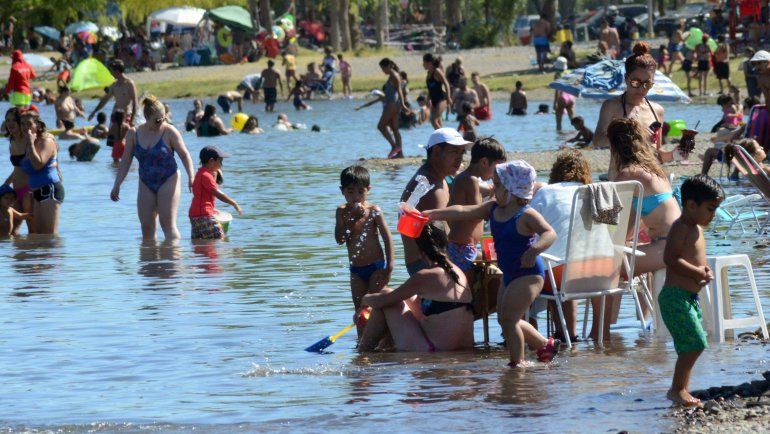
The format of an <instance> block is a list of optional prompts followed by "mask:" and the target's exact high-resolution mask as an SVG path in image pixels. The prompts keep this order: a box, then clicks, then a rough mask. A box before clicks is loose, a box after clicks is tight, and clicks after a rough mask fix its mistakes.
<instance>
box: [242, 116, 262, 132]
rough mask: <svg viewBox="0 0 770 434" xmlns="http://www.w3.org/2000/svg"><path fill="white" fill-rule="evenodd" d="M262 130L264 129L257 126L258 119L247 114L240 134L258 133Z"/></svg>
mask: <svg viewBox="0 0 770 434" xmlns="http://www.w3.org/2000/svg"><path fill="white" fill-rule="evenodd" d="M264 132H265V131H264V130H263V129H262V128H260V127H259V119H258V118H257V117H256V116H249V118H248V119H247V120H246V123H245V124H243V129H242V130H241V134H260V133H264Z"/></svg>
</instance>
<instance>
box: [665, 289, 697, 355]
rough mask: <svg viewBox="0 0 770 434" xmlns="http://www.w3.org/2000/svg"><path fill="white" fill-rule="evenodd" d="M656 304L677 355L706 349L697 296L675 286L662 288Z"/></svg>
mask: <svg viewBox="0 0 770 434" xmlns="http://www.w3.org/2000/svg"><path fill="white" fill-rule="evenodd" d="M658 304H659V305H660V314H661V317H663V323H665V324H666V328H667V329H668V331H669V333H671V337H673V338H674V349H675V350H676V353H677V354H682V353H693V352H697V351H703V350H704V349H706V348H708V342H707V340H706V332H705V330H703V326H702V325H701V320H702V319H703V313H702V312H701V308H700V304H698V294H694V293H692V292H690V291H686V290H684V289H682V288H679V287H676V286H664V287H663V289H662V290H661V291H660V294H658Z"/></svg>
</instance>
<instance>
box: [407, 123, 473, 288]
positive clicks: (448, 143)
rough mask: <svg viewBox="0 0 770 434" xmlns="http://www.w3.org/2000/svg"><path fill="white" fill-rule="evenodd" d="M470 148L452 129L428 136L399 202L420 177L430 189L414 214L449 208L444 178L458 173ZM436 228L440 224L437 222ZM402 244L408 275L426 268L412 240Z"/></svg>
mask: <svg viewBox="0 0 770 434" xmlns="http://www.w3.org/2000/svg"><path fill="white" fill-rule="evenodd" d="M471 146H473V143H472V142H469V141H467V140H465V139H463V136H462V135H461V134H460V133H459V132H457V130H455V129H454V128H439V129H437V130H435V131H434V132H433V134H431V135H430V138H429V139H428V144H427V145H426V146H425V149H426V150H427V152H428V159H427V161H426V162H425V164H423V165H422V166H420V168H419V169H417V173H415V174H414V176H413V177H412V179H410V180H409V182H408V183H407V184H406V188H404V193H403V194H402V195H401V201H402V202H406V201H407V199H409V196H410V195H411V194H412V191H413V190H414V188H415V186H417V181H416V178H417V176H419V175H422V176H424V177H426V178H427V179H428V182H429V183H430V184H431V185H433V188H432V189H431V190H430V191H429V192H428V193H427V194H426V195H425V196H423V197H422V199H420V201H419V202H418V203H417V210H418V211H419V210H428V209H439V208H446V206H447V205H448V204H449V186H448V185H447V183H446V180H445V178H446V177H447V176H453V175H455V174H457V171H458V170H460V166H461V165H462V162H463V155H465V151H466V150H468V149H470V147H471ZM437 224H440V223H438V222H437ZM401 239H402V242H403V244H404V263H406V270H407V272H408V273H409V274H410V275H411V274H414V273H416V272H418V271H420V270H422V269H423V268H425V267H426V264H425V262H424V261H423V260H422V259H420V250H419V249H418V248H417V244H416V243H415V241H414V239H413V238H409V237H405V236H403V235H402V236H401Z"/></svg>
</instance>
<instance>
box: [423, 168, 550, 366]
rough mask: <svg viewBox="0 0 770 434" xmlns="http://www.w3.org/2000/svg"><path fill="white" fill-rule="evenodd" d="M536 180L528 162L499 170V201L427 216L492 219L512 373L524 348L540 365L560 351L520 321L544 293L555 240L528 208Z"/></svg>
mask: <svg viewBox="0 0 770 434" xmlns="http://www.w3.org/2000/svg"><path fill="white" fill-rule="evenodd" d="M535 177H536V173H535V169H534V168H533V167H532V166H530V165H529V164H528V163H527V162H526V161H523V160H516V161H511V162H508V163H503V164H498V165H497V166H495V173H494V176H493V181H494V194H495V199H496V201H490V202H486V203H483V204H481V205H472V206H459V205H456V206H451V207H448V208H445V209H442V210H432V211H424V212H423V213H424V214H425V215H427V216H428V217H429V218H430V219H431V220H467V219H474V220H481V219H489V226H490V229H491V231H492V238H493V239H494V242H495V250H496V251H497V263H498V267H500V269H501V270H502V271H503V286H502V287H501V289H500V293H499V294H498V296H497V299H498V303H497V312H498V321H499V322H500V326H501V327H502V329H503V337H505V342H506V345H507V347H508V352H509V354H510V363H509V364H508V366H510V367H516V366H519V365H521V364H522V363H523V362H524V344H525V342H526V343H527V344H528V345H529V346H530V347H531V348H537V356H538V360H540V361H542V362H548V361H550V360H551V359H552V358H553V356H554V354H555V353H556V349H557V343H556V341H555V340H554V339H553V338H548V339H546V338H544V337H543V336H542V335H541V334H540V333H539V332H538V331H537V329H535V328H534V327H532V326H531V325H530V324H529V323H527V322H526V321H524V320H522V318H523V317H524V314H525V313H526V312H527V310H529V306H530V305H531V304H532V302H533V301H535V299H536V298H537V296H538V295H539V294H540V291H541V290H542V289H543V279H544V277H545V269H544V266H543V260H542V259H541V258H540V253H542V252H543V251H545V250H546V249H547V248H548V247H550V246H551V244H553V242H554V241H555V240H556V232H554V230H553V228H551V226H550V225H549V224H548V223H547V222H546V221H545V219H544V218H543V216H542V215H540V214H539V213H538V212H537V211H535V210H534V209H532V208H531V207H530V206H529V201H530V200H531V199H532V194H533V191H534V186H535ZM535 235H538V236H539V238H538V237H536V236H535Z"/></svg>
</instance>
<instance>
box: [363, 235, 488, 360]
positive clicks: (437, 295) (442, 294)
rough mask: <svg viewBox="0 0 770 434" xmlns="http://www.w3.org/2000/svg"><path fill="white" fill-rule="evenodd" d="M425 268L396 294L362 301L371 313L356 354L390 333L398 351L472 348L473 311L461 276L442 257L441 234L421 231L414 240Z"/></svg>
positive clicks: (386, 293)
mask: <svg viewBox="0 0 770 434" xmlns="http://www.w3.org/2000/svg"><path fill="white" fill-rule="evenodd" d="M415 241H416V242H417V246H418V247H419V249H420V254H421V256H422V257H423V260H424V261H425V262H426V263H427V264H429V265H428V266H427V267H425V268H424V269H422V270H420V271H418V272H416V273H414V274H413V275H412V276H411V277H409V279H407V281H406V282H404V283H403V284H402V285H401V286H399V287H398V288H396V289H390V288H385V289H383V290H381V291H380V292H378V293H374V294H367V295H365V296H364V297H363V298H362V300H361V303H362V304H363V305H364V306H371V307H372V308H373V309H372V313H371V316H370V317H369V321H368V322H367V324H366V327H365V328H364V333H363V335H362V336H361V341H360V343H359V349H360V350H361V351H372V350H374V349H375V347H376V346H377V344H378V343H379V342H380V340H381V339H382V338H383V337H384V336H385V332H386V331H388V330H390V334H391V336H392V337H393V342H394V343H395V346H396V349H397V350H399V351H420V352H427V351H431V352H432V351H450V350H460V349H470V348H473V307H472V306H471V299H472V294H471V289H470V288H469V287H468V281H467V280H466V278H465V274H463V272H462V271H461V270H460V269H459V268H457V266H456V265H454V264H452V262H451V261H450V260H449V257H448V256H447V253H446V246H447V242H448V241H447V236H446V233H445V232H444V231H442V230H441V229H439V228H437V227H435V226H433V225H430V224H428V225H426V226H425V228H424V229H423V231H422V233H421V234H420V236H419V238H417V239H416V240H415Z"/></svg>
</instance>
